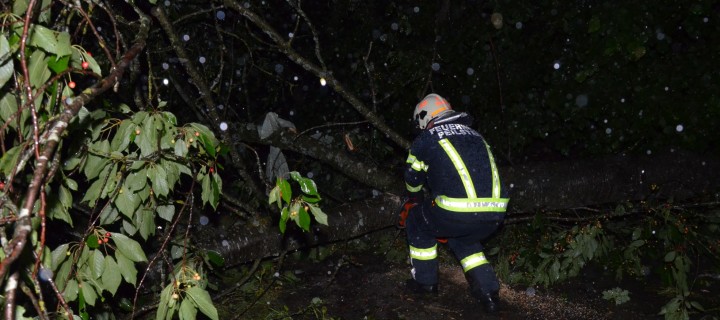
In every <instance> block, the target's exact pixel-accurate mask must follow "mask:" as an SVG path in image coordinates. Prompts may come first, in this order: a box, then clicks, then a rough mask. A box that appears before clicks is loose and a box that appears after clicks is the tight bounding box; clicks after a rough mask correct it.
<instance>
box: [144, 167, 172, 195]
mask: <svg viewBox="0 0 720 320" xmlns="http://www.w3.org/2000/svg"><path fill="white" fill-rule="evenodd" d="M148 178H150V182H151V183H152V187H153V190H154V191H155V194H156V195H158V196H162V197H164V196H167V195H168V193H169V192H170V188H169V187H168V184H167V172H166V171H165V168H163V167H162V166H158V165H156V166H153V167H151V168H150V169H148Z"/></svg>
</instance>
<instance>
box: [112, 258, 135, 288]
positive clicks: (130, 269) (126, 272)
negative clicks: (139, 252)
mask: <svg viewBox="0 0 720 320" xmlns="http://www.w3.org/2000/svg"><path fill="white" fill-rule="evenodd" d="M115 260H117V265H118V271H120V274H121V275H122V277H123V279H125V282H127V283H129V284H132V285H133V286H134V285H135V283H136V282H137V268H135V263H134V262H132V260H130V259H128V257H126V256H125V255H124V254H122V252H120V251H115Z"/></svg>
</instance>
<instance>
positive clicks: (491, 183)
mask: <svg viewBox="0 0 720 320" xmlns="http://www.w3.org/2000/svg"><path fill="white" fill-rule="evenodd" d="M471 123H472V117H470V116H469V115H468V114H466V113H464V112H462V113H459V112H452V113H450V114H449V115H446V116H443V117H441V118H438V119H436V120H435V121H434V125H433V126H431V127H430V128H428V129H425V130H423V131H422V132H421V133H420V135H418V137H417V138H416V139H415V141H413V144H412V146H411V147H410V152H409V155H408V158H407V169H406V170H405V175H404V176H405V185H406V188H407V190H408V192H409V193H410V194H417V193H420V192H422V189H423V186H425V187H426V189H427V190H428V191H429V195H430V197H431V199H432V200H433V201H434V203H433V209H435V207H437V208H440V209H443V210H445V211H450V212H452V213H457V214H461V215H472V216H475V217H479V218H480V219H483V220H500V219H502V218H504V213H505V211H506V209H507V204H508V198H507V196H506V194H507V192H506V191H505V190H504V189H503V188H502V187H501V182H500V175H499V174H498V170H497V167H496V165H495V160H494V158H493V156H492V152H491V151H490V146H489V145H488V144H487V143H486V142H485V139H483V137H482V136H481V135H480V134H479V133H478V132H477V131H475V130H474V129H472V128H471V127H470V125H471Z"/></svg>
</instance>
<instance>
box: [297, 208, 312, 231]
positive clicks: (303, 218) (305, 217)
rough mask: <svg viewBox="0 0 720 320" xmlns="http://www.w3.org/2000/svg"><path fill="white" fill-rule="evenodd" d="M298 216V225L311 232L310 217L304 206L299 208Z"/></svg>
mask: <svg viewBox="0 0 720 320" xmlns="http://www.w3.org/2000/svg"><path fill="white" fill-rule="evenodd" d="M298 216H299V219H298V221H297V223H298V225H299V226H300V227H301V228H302V229H303V230H305V231H309V230H310V215H309V214H308V213H307V211H305V207H304V206H299V208H298Z"/></svg>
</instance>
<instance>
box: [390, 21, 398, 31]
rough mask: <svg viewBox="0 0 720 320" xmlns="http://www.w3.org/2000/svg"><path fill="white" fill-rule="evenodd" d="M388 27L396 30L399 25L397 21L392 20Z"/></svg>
mask: <svg viewBox="0 0 720 320" xmlns="http://www.w3.org/2000/svg"><path fill="white" fill-rule="evenodd" d="M390 29H393V30H394V31H397V30H398V29H400V26H399V25H398V24H397V22H393V23H392V24H391V25H390Z"/></svg>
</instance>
